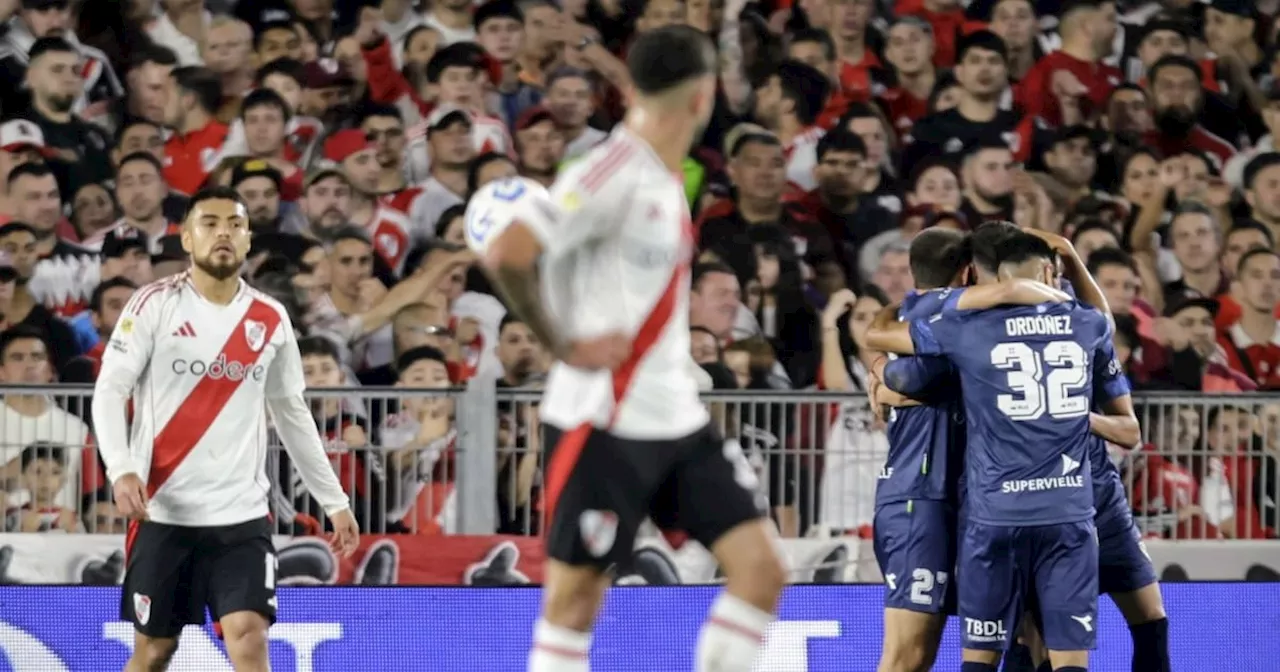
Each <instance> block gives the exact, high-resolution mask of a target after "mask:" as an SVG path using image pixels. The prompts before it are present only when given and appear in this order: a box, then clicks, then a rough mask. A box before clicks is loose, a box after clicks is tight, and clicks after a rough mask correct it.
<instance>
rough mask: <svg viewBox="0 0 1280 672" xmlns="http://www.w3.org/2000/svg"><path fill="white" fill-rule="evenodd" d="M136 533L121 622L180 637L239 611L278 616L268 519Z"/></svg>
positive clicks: (140, 527) (145, 525) (156, 527)
mask: <svg viewBox="0 0 1280 672" xmlns="http://www.w3.org/2000/svg"><path fill="white" fill-rule="evenodd" d="M135 525H136V526H137V527H136V532H135V531H134V530H130V532H131V534H130V535H129V543H128V551H127V552H128V558H129V559H128V568H127V569H126V571H125V575H124V591H123V594H122V595H121V598H120V619H121V620H124V621H131V622H132V623H133V627H134V628H135V629H136V630H137V631H138V632H140V633H142V634H144V635H146V636H148V637H159V638H170V637H176V636H178V634H179V633H181V632H182V628H183V626H186V625H203V624H204V622H205V607H208V608H209V612H210V613H211V614H212V615H213V620H214V621H217V620H219V619H221V618H222V617H223V616H226V615H227V614H231V613H234V612H237V611H253V612H257V613H259V614H262V615H263V616H265V617H266V618H267V620H268V622H271V623H274V622H275V620H276V567H277V564H276V549H275V546H274V545H272V543H271V523H270V522H269V521H268V520H267V519H266V518H261V519H259V520H251V521H248V522H245V523H240V524H238V525H224V526H219V527H183V526H179V525H165V524H163V523H155V522H151V521H143V522H141V523H135Z"/></svg>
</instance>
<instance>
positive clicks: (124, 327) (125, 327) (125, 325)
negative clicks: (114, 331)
mask: <svg viewBox="0 0 1280 672" xmlns="http://www.w3.org/2000/svg"><path fill="white" fill-rule="evenodd" d="M120 333H122V334H124V335H125V336H128V335H129V334H132V333H133V318H132V317H126V318H124V319H122V320H120Z"/></svg>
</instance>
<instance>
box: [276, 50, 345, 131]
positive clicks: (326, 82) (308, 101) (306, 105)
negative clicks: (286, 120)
mask: <svg viewBox="0 0 1280 672" xmlns="http://www.w3.org/2000/svg"><path fill="white" fill-rule="evenodd" d="M278 62H279V61H277V63H278ZM354 82H355V80H354V79H352V77H351V73H349V72H347V69H346V68H344V67H343V66H342V65H341V64H340V63H338V62H337V61H334V60H330V59H320V60H318V61H312V62H310V63H307V64H306V65H304V66H303V70H302V97H301V98H300V99H299V103H298V112H300V113H302V114H305V115H307V116H311V117H315V118H316V119H324V118H325V117H326V115H328V113H329V111H330V110H333V109H335V108H337V107H340V106H342V105H346V104H347V103H348V102H350V100H351V85H352V84H353V83H354Z"/></svg>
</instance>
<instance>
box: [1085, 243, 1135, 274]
mask: <svg viewBox="0 0 1280 672" xmlns="http://www.w3.org/2000/svg"><path fill="white" fill-rule="evenodd" d="M1104 266H1123V267H1125V268H1127V269H1129V270H1130V271H1133V274H1134V275H1137V274H1138V264H1137V263H1135V262H1134V261H1133V257H1131V256H1129V254H1128V253H1127V252H1125V251H1124V250H1122V249H1120V248H1118V247H1104V248H1102V249H1099V250H1094V251H1093V254H1091V255H1089V263H1088V265H1087V267H1088V269H1089V275H1092V276H1094V277H1097V275H1098V271H1100V270H1102V268H1103V267H1104Z"/></svg>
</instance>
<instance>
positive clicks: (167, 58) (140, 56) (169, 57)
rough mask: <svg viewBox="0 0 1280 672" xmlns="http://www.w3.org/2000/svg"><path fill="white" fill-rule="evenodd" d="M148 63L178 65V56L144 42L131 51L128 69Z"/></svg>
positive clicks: (167, 49) (156, 45) (165, 48)
mask: <svg viewBox="0 0 1280 672" xmlns="http://www.w3.org/2000/svg"><path fill="white" fill-rule="evenodd" d="M148 63H155V64H156V65H168V66H176V65H178V55H177V54H175V53H173V50H172V49H170V48H168V47H164V46H161V45H158V44H155V43H153V42H150V41H144V42H143V44H139V45H137V46H135V47H133V49H132V53H131V54H130V57H129V69H130V70H134V69H137V68H141V67H142V66H144V65H147V64H148Z"/></svg>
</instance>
